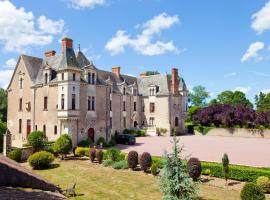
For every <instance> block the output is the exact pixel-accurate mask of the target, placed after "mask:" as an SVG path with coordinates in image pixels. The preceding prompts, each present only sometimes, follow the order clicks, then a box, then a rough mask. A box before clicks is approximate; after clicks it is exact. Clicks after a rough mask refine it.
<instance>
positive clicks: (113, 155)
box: [106, 148, 121, 162]
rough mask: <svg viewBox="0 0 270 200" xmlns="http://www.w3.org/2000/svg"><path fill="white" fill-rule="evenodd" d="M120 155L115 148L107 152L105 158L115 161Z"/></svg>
mask: <svg viewBox="0 0 270 200" xmlns="http://www.w3.org/2000/svg"><path fill="white" fill-rule="evenodd" d="M120 153H121V151H120V150H119V149H117V148H110V149H108V150H107V153H106V154H107V157H108V159H110V160H112V161H114V162H115V161H117V160H118V159H119V157H120Z"/></svg>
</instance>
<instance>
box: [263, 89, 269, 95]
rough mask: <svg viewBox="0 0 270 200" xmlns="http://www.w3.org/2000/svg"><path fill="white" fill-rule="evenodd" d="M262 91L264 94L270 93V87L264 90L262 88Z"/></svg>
mask: <svg viewBox="0 0 270 200" xmlns="http://www.w3.org/2000/svg"><path fill="white" fill-rule="evenodd" d="M261 92H262V93H264V94H268V93H270V89H263V90H261Z"/></svg>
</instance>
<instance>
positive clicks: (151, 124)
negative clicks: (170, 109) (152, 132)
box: [149, 117, 155, 126]
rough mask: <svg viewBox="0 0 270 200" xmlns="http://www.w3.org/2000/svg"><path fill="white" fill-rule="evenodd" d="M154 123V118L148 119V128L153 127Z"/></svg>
mask: <svg viewBox="0 0 270 200" xmlns="http://www.w3.org/2000/svg"><path fill="white" fill-rule="evenodd" d="M154 123H155V118H154V117H150V118H149V125H150V126H154Z"/></svg>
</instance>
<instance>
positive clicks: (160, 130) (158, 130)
mask: <svg viewBox="0 0 270 200" xmlns="http://www.w3.org/2000/svg"><path fill="white" fill-rule="evenodd" d="M156 131H157V135H158V136H161V135H162V136H163V135H165V134H166V133H167V131H168V130H167V129H166V128H159V127H157V128H156Z"/></svg>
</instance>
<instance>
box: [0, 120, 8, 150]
mask: <svg viewBox="0 0 270 200" xmlns="http://www.w3.org/2000/svg"><path fill="white" fill-rule="evenodd" d="M6 130H7V125H6V123H4V122H2V121H1V120H0V153H2V152H3V142H4V141H3V140H4V134H5V133H6Z"/></svg>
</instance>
